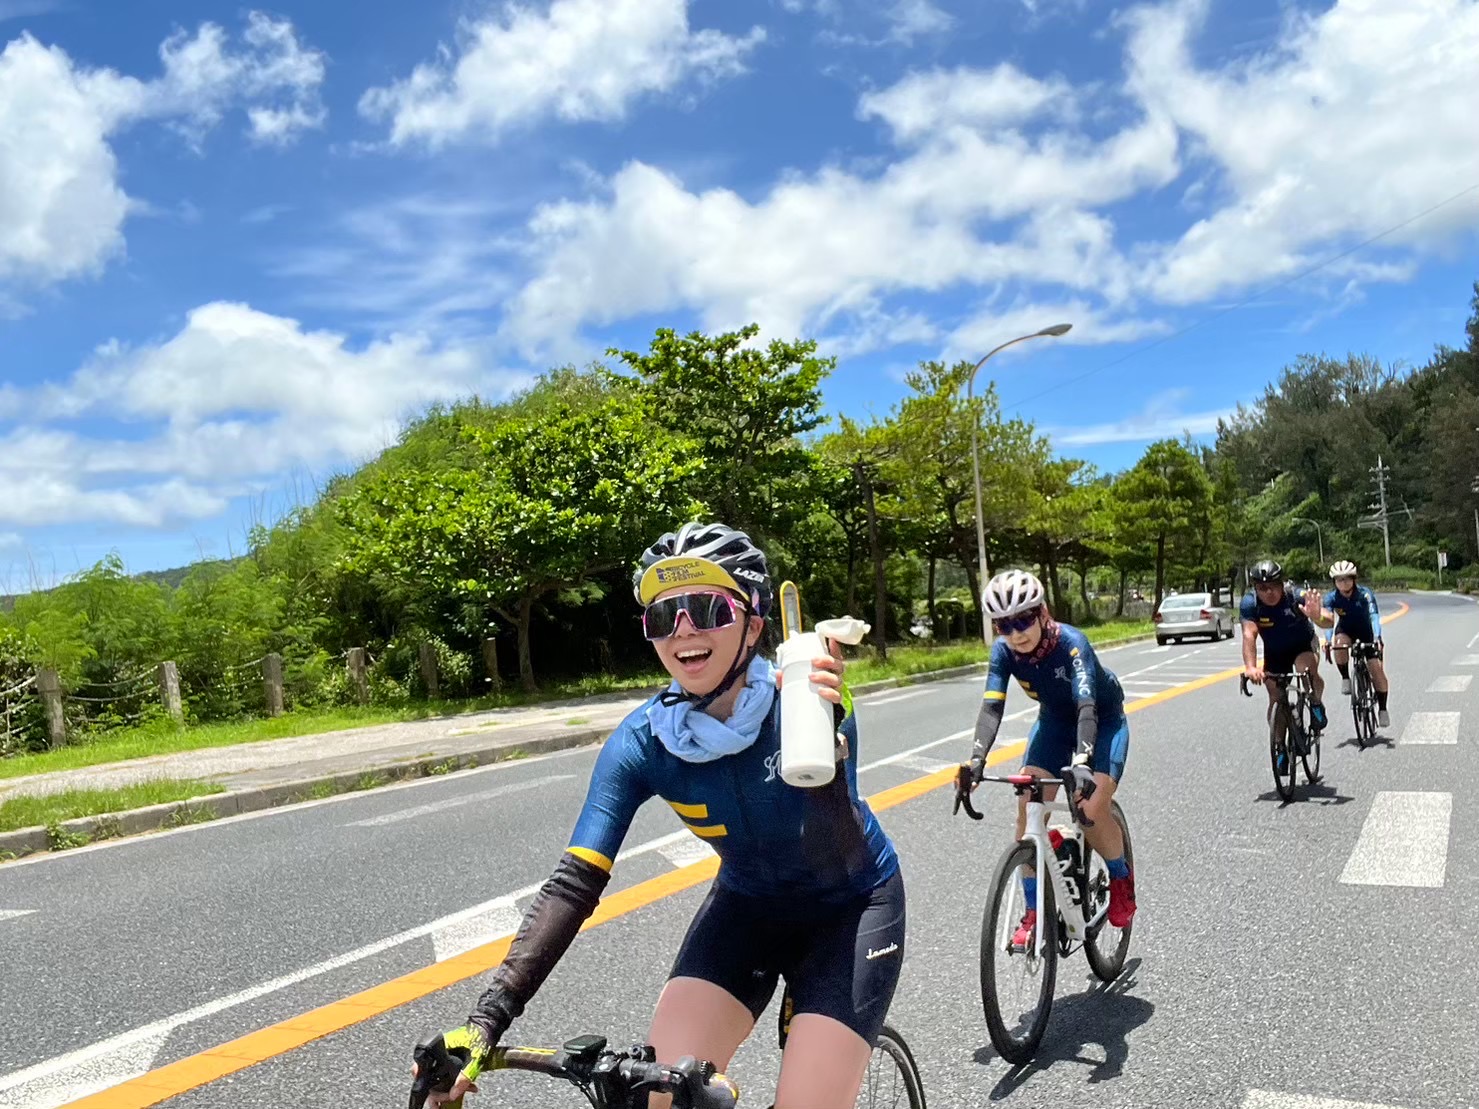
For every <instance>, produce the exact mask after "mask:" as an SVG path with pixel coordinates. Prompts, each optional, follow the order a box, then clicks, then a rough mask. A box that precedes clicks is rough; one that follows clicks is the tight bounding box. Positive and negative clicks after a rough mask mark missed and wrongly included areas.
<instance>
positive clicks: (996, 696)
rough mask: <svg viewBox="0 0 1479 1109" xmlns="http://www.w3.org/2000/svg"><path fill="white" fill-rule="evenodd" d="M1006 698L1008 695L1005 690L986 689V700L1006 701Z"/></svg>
mask: <svg viewBox="0 0 1479 1109" xmlns="http://www.w3.org/2000/svg"><path fill="white" fill-rule="evenodd" d="M1006 699H1007V695H1006V691H1005V690H995V689H988V690H987V691H986V700H988V701H1005V700H1006Z"/></svg>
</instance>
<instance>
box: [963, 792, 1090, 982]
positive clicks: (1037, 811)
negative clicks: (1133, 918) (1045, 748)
mask: <svg viewBox="0 0 1479 1109" xmlns="http://www.w3.org/2000/svg"><path fill="white" fill-rule="evenodd" d="M981 780H982V781H986V782H1007V783H1009V784H1010V785H1012V786H1013V787H1014V789H1015V791H1016V792H1017V793H1019V794H1021V793H1026V794H1027V826H1026V829H1025V830H1024V831H1023V833H1022V839H1021V840H1020V841H1019V842H1023V841H1026V840H1031V841H1032V843H1033V846H1034V847H1035V849H1036V852H1037V862H1036V874H1037V904H1036V905H1034V906H1033V910H1034V911H1035V912H1036V913H1037V920H1038V927H1037V946H1036V948H1035V950H1034V952H1033V954H1035V955H1039V956H1040V955H1041V954H1042V945H1043V943H1044V942H1045V940H1044V937H1045V936H1046V935H1047V933H1048V931H1049V929H1048V927H1047V922H1046V921H1045V920H1044V914H1043V882H1044V881H1051V882H1052V883H1053V893H1054V894H1055V895H1056V896H1055V898H1054V901H1055V902H1056V904H1057V907H1058V919H1059V920H1061V921H1062V922H1063V930H1064V931H1065V932H1066V933H1067V934H1068V940H1069V942H1071V943H1072V942H1077V943H1084V942H1085V941H1087V939H1088V935H1089V930H1090V929H1091V928H1093V927H1094V926H1095V925H1096V924H1098V923H1099V922H1100V921H1101V920H1103V919H1104V916H1105V914H1106V913H1108V912H1109V903H1108V902H1107V901H1106V902H1105V903H1104V904H1103V905H1102V906H1100V908H1099V911H1098V912H1096V913H1095V914H1094V915H1093V916H1092V917H1085V915H1084V903H1083V897H1084V895H1083V887H1082V886H1081V885H1080V883H1079V882H1077V881H1070V880H1069V876H1068V875H1065V874H1064V873H1063V868H1062V867H1060V866H1058V865H1057V863H1058V855H1057V852H1055V851H1054V850H1053V846H1052V841H1051V840H1050V839H1049V838H1048V814H1049V813H1054V812H1066V813H1068V815H1069V819H1070V820H1072V822H1073V823H1072V826H1071V829H1070V830H1071V832H1072V834H1073V837H1074V839H1076V840H1077V842H1078V846H1079V860H1080V862H1079V865H1080V866H1082V865H1083V859H1084V855H1085V848H1084V834H1083V828H1084V825H1083V822H1082V820H1081V819H1080V815H1079V812H1078V806H1077V805H1074V804H1071V803H1070V802H1068V801H1047V800H1044V798H1043V789H1044V788H1045V787H1047V786H1060V787H1061V786H1063V780H1062V779H1061V778H1035V777H1033V776H1032V775H1030V774H1009V775H1007V776H1005V777H997V776H994V775H987V776H986V777H984V778H982V779H981ZM1065 838H1067V837H1065ZM1049 860H1051V863H1050V862H1049ZM1075 877H1076V876H1075ZM1085 877H1087V875H1085ZM1002 928H1003V934H1002V936H1001V937H1000V938H1001V940H1002V943H1003V945H1006V944H1009V943H1010V941H1011V934H1012V931H1014V930H1015V929H1016V925H1015V924H1014V923H1013V922H1011V921H1007V920H1004V921H1003V922H1002ZM1052 931H1053V939H1052V942H1054V943H1057V942H1058V936H1057V930H1056V929H1053V930H1052Z"/></svg>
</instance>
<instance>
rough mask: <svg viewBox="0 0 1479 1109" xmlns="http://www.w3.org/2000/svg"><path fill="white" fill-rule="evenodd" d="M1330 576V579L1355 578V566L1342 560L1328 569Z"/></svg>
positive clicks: (1348, 561) (1346, 560)
mask: <svg viewBox="0 0 1479 1109" xmlns="http://www.w3.org/2000/svg"><path fill="white" fill-rule="evenodd" d="M1330 576H1331V577H1332V578H1353V577H1355V576H1356V564H1355V563H1354V562H1351V561H1350V560H1349V559H1344V558H1343V559H1341V560H1340V561H1339V562H1337V563H1336V564H1335V565H1334V566H1332V567H1330Z"/></svg>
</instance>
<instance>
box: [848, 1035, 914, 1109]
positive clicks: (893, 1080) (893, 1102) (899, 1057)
mask: <svg viewBox="0 0 1479 1109" xmlns="http://www.w3.org/2000/svg"><path fill="white" fill-rule="evenodd" d="M906 1107H907V1109H925V1106H924V1081H923V1079H921V1078H920V1075H919V1064H917V1063H915V1061H914V1053H913V1052H911V1051H910V1050H909V1045H908V1044H906V1043H905V1042H904V1037H902V1036H900V1035H899V1034H898V1032H896V1031H895V1030H894V1029H892V1028H890V1027H889V1026H888V1025H886V1024H885V1025H884V1026H883V1031H881V1032H879V1034H878V1042H877V1043H876V1044H875V1045H874V1047H873V1054H872V1055H871V1056H870V1057H869V1059H868V1069H867V1071H865V1072H864V1074H863V1085H862V1086H861V1087H860V1088H859V1089H858V1100H857V1109H906Z"/></svg>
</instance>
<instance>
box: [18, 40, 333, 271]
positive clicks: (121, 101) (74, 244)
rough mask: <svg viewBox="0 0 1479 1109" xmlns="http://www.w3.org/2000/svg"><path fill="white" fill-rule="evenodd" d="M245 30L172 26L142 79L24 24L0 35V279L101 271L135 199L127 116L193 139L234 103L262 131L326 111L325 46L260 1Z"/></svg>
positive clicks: (304, 122)
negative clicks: (124, 176) (234, 45)
mask: <svg viewBox="0 0 1479 1109" xmlns="http://www.w3.org/2000/svg"><path fill="white" fill-rule="evenodd" d="M243 40H244V43H245V47H244V49H241V50H236V51H233V50H232V49H230V48H229V46H228V43H227V41H226V36H225V33H224V32H223V31H222V30H221V29H220V28H219V27H217V26H215V25H214V24H210V23H206V24H202V25H201V27H200V28H199V30H197V31H196V33H195V34H194V35H185V34H184V33H183V32H181V33H179V34H176V35H173V36H171V37H170V38H169V39H167V40H166V41H165V42H164V43H163V44H162V45H161V47H160V58H161V62H162V64H163V74H162V76H160V77H158V78H156V79H154V80H152V81H147V82H146V81H140V80H138V79H137V78H135V77H131V76H126V75H123V74H119V73H117V72H116V71H114V70H111V69H88V68H86V67H83V66H80V65H78V64H77V63H75V62H74V61H73V60H72V59H71V58H70V57H69V56H68V55H67V53H66V52H65V51H63V50H62V49H60V48H59V47H55V46H46V45H43V44H42V43H40V42H38V41H37V40H36V39H35V38H33V37H32V36H31V35H29V34H22V35H21V36H20V37H18V38H15V39H13V40H11V41H10V42H9V43H8V44H7V45H6V46H5V49H4V51H3V53H0V286H3V285H4V284H9V283H14V284H16V285H22V284H24V285H47V284H51V283H54V282H56V281H60V280H63V279H65V278H68V277H73V276H77V275H82V274H89V273H94V272H96V271H97V270H99V269H100V268H101V267H102V266H103V265H104V264H106V263H107V261H108V260H109V259H110V258H112V257H114V256H116V255H117V254H119V253H120V252H121V251H122V250H123V223H124V220H125V219H126V218H127V216H128V215H129V214H130V212H131V211H133V210H135V209H136V208H137V207H139V205H138V204H137V202H135V201H132V200H130V199H129V197H128V196H127V195H125V193H124V191H123V189H122V188H121V187H120V185H119V182H118V165H117V160H116V158H115V156H114V152H113V149H112V147H111V146H110V144H109V140H110V138H111V137H112V136H113V135H114V134H115V133H116V132H118V131H120V130H122V129H123V128H125V127H127V126H130V125H132V124H135V123H137V122H139V121H141V120H146V119H160V120H166V121H169V122H170V123H171V125H172V126H175V127H177V128H178V129H180V130H181V131H183V132H184V133H185V134H186V135H187V136H188V137H190V139H191V140H192V141H195V142H198V141H199V140H200V138H201V137H202V136H203V135H204V134H205V132H206V131H208V130H209V129H210V128H211V127H213V126H215V125H216V124H217V123H218V122H219V120H220V119H221V118H222V116H223V113H224V112H225V111H226V110H227V109H229V108H230V107H231V106H232V105H234V104H238V103H239V104H243V105H246V106H247V107H248V108H249V110H251V111H256V112H258V113H259V115H258V116H256V117H249V119H250V128H249V133H251V134H252V135H253V137H254V138H256V139H258V140H260V141H264V142H266V141H272V142H281V141H286V140H287V139H289V138H291V137H292V136H293V135H294V134H295V133H296V132H297V131H298V130H300V129H301V128H302V127H303V126H311V125H316V124H317V123H318V122H321V120H322V108H321V107H320V106H319V104H318V100H317V88H318V84H319V82H321V81H322V79H323V59H322V56H321V55H319V54H318V53H316V52H314V51H310V50H306V49H304V48H303V47H302V46H301V45H300V44H299V43H298V40H297V37H296V35H295V33H294V32H293V29H292V26H291V24H288V23H286V22H280V21H275V20H272V19H269V18H267V17H266V16H262V15H260V14H257V13H253V14H252V15H251V16H250V17H249V18H248V23H247V28H246V31H245V33H244V36H243ZM275 112H281V113H287V115H286V116H282V117H279V116H277V115H273V114H272V113H275ZM260 113H267V114H266V115H261V114H260ZM0 299H4V298H3V297H0Z"/></svg>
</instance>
